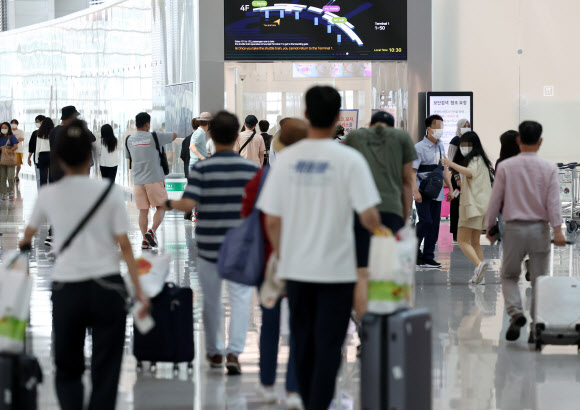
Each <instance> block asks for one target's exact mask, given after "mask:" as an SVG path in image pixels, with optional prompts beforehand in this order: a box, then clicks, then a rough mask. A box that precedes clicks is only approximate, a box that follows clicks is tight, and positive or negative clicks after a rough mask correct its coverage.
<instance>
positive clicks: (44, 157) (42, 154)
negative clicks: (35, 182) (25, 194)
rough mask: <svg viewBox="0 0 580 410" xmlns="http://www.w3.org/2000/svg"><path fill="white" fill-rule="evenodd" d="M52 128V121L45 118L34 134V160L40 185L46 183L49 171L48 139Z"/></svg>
mask: <svg viewBox="0 0 580 410" xmlns="http://www.w3.org/2000/svg"><path fill="white" fill-rule="evenodd" d="M53 129H54V123H53V122H52V120H51V119H50V118H45V119H44V121H42V125H41V126H40V128H39V129H38V132H37V134H36V142H35V144H36V146H35V148H34V162H35V163H36V164H38V172H39V174H40V186H44V185H46V184H48V180H49V172H50V151H51V150H50V140H49V135H50V133H51V132H52V130H53Z"/></svg>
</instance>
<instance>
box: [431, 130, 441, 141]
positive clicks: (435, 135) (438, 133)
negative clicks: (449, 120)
mask: <svg viewBox="0 0 580 410" xmlns="http://www.w3.org/2000/svg"><path fill="white" fill-rule="evenodd" d="M442 136H443V130H433V138H435V139H436V140H438V139H440V138H441V137H442Z"/></svg>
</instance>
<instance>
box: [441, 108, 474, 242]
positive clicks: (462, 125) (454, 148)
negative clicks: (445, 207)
mask: <svg viewBox="0 0 580 410" xmlns="http://www.w3.org/2000/svg"><path fill="white" fill-rule="evenodd" d="M469 131H471V124H470V123H469V120H467V119H465V118H463V119H461V120H459V121H458V122H457V131H456V132H455V137H454V138H453V139H452V140H451V142H450V143H449V150H448V151H447V158H449V159H451V160H452V161H453V162H455V163H456V164H461V163H462V162H463V159H464V158H463V155H461V150H460V149H459V142H460V140H461V136H462V135H463V134H465V133H467V132H469ZM451 185H452V186H451V187H449V190H450V191H451V192H452V193H453V194H454V195H453V200H452V201H451V204H450V213H449V219H450V221H449V232H451V234H453V242H454V243H455V242H457V230H458V224H459V201H460V194H461V176H460V175H459V172H457V171H454V170H451ZM456 193H457V194H456Z"/></svg>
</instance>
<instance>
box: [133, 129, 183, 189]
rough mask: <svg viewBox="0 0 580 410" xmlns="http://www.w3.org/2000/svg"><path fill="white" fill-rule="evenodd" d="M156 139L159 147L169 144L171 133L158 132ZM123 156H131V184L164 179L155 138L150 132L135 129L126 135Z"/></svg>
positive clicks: (150, 182) (142, 183)
mask: <svg viewBox="0 0 580 410" xmlns="http://www.w3.org/2000/svg"><path fill="white" fill-rule="evenodd" d="M156 134H157V139H158V140H159V147H160V148H161V147H163V145H167V144H171V143H172V142H173V134H172V133H169V132H158V133H156ZM126 146H127V147H128V148H129V151H130V154H131V155H130V156H129V153H128V152H127V149H125V157H126V158H131V161H132V163H133V168H132V170H133V184H134V185H145V184H152V183H155V182H161V181H165V174H164V173H163V168H162V167H161V162H160V160H159V152H158V151H157V148H156V147H155V140H154V139H153V135H152V134H151V133H150V132H145V131H137V132H136V133H135V134H133V135H131V136H129V137H127V142H126Z"/></svg>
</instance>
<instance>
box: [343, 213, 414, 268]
mask: <svg viewBox="0 0 580 410" xmlns="http://www.w3.org/2000/svg"><path fill="white" fill-rule="evenodd" d="M380 214H381V222H382V224H383V225H385V226H386V227H387V228H389V229H390V230H391V231H393V234H396V233H397V232H399V231H400V230H401V229H402V228H403V227H404V226H405V221H404V220H403V218H402V217H400V216H399V215H396V214H392V213H390V212H381V213H380ZM354 238H355V243H356V266H357V268H366V267H367V266H369V249H370V247H371V233H370V232H369V231H368V230H367V228H365V227H364V226H362V224H361V223H360V219H359V217H358V215H357V214H355V215H354Z"/></svg>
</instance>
